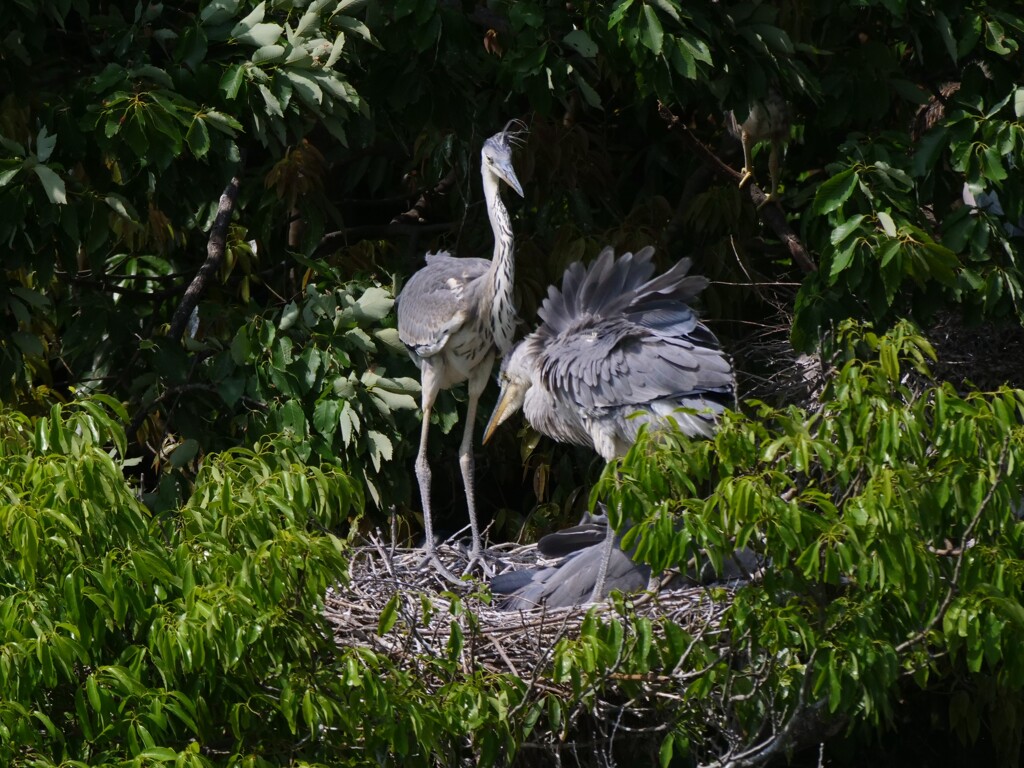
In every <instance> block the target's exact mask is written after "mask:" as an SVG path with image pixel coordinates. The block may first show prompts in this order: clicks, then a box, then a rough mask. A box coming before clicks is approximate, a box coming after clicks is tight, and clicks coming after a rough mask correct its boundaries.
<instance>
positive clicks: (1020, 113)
mask: <svg viewBox="0 0 1024 768" xmlns="http://www.w3.org/2000/svg"><path fill="white" fill-rule="evenodd" d="M1013 114H1015V115H1016V116H1017V119H1018V120H1020V119H1021V118H1024V86H1021V87H1020V88H1018V89H1017V90H1016V91H1015V92H1014V94H1013Z"/></svg>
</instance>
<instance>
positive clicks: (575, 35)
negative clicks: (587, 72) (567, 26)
mask: <svg viewBox="0 0 1024 768" xmlns="http://www.w3.org/2000/svg"><path fill="white" fill-rule="evenodd" d="M562 42H564V43H565V44H566V45H568V46H569V47H570V48H572V49H573V50H574V51H576V53H578V54H579V55H580V56H583V57H585V58H588V59H592V58H594V57H595V56H597V43H595V42H594V40H593V38H592V37H591V36H590V35H589V34H588V33H587V31H586V30H583V29H574V30H573V31H572V32H570V33H569V34H567V35H566V36H565V37H563V38H562Z"/></svg>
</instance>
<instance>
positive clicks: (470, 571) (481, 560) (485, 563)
mask: <svg viewBox="0 0 1024 768" xmlns="http://www.w3.org/2000/svg"><path fill="white" fill-rule="evenodd" d="M489 561H493V562H495V563H499V562H500V560H499V559H498V558H496V557H495V556H494V555H491V554H489V553H487V552H484V551H483V549H475V550H470V552H469V562H467V563H466V568H465V570H463V571H462V575H463V576H479V577H480V578H483V579H490V578H491V577H492V576H494V574H496V573H497V569H496V568H495V567H494V566H493V565H491V562H489Z"/></svg>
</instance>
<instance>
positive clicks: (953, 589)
mask: <svg viewBox="0 0 1024 768" xmlns="http://www.w3.org/2000/svg"><path fill="white" fill-rule="evenodd" d="M1009 452H1010V437H1009V435H1007V436H1006V437H1005V438H1004V439H1003V446H1002V448H1001V449H1000V451H999V472H998V474H997V475H996V477H995V479H994V480H993V481H992V484H991V485H990V486H989V489H988V493H986V494H985V498H984V499H982V500H981V504H979V505H978V511H977V512H975V513H974V517H972V518H971V522H969V523H968V524H967V527H966V528H965V529H964V532H963V536H962V537H961V541H962V542H963V544H962V545H961V547H960V551H959V552H958V553H957V556H956V565H954V566H953V576H952V577H951V578H950V580H949V588H948V589H947V590H946V596H945V597H944V598H943V599H942V603H941V604H940V605H939V610H937V611H936V612H935V615H934V616H932V618H931V620H930V621H929V622H928V623H927V624H926V625H925V626H924V629H922V630H921V631H920V632H918V633H917V634H916V635H914V636H913V637H911V638H908V639H907V640H904V641H903V642H902V643H900V644H899V645H897V646H896V653H902V652H903V651H905V650H907V649H908V648H910V647H911V646H913V645H916V644H917V643H919V642H921V641H922V640H924V639H925V638H926V637H927V636H928V634H929V633H930V632H931V631H932V630H933V629H934V628H935V626H936V625H937V624H938V623H939V622H940V621H942V619H943V617H944V616H945V615H946V611H948V610H949V606H950V605H951V604H952V603H953V597H954V596H955V595H956V593H957V583H958V582H959V581H960V571H961V569H962V568H963V565H964V557H965V556H966V555H967V550H968V549H970V547H968V546H967V542H968V541H969V540H970V538H971V536H972V535H973V534H974V529H975V528H977V527H978V523H980V522H981V517H982V515H984V514H985V509H986V508H987V507H988V505H989V502H991V501H992V498H993V497H994V496H995V493H996V488H998V487H999V482H1000V480H1002V479H1003V477H1005V476H1006V469H1007V463H1006V462H1007V456H1008V454H1009Z"/></svg>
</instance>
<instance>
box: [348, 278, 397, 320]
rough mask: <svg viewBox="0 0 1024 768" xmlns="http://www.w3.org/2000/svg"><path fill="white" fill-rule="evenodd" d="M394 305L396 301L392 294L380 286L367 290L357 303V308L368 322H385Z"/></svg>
mask: <svg viewBox="0 0 1024 768" xmlns="http://www.w3.org/2000/svg"><path fill="white" fill-rule="evenodd" d="M394 305H395V299H394V297H393V296H392V295H391V293H390V292H389V291H386V290H384V289H383V288H380V287H378V286H372V287H370V288H367V289H366V292H365V293H364V294H363V295H362V296H360V297H359V299H358V300H357V301H356V306H357V307H358V308H359V310H360V312H361V313H362V316H363V317H364V318H365V319H367V320H383V319H384V318H385V317H387V316H388V313H390V312H391V308H392V307H393V306H394Z"/></svg>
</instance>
